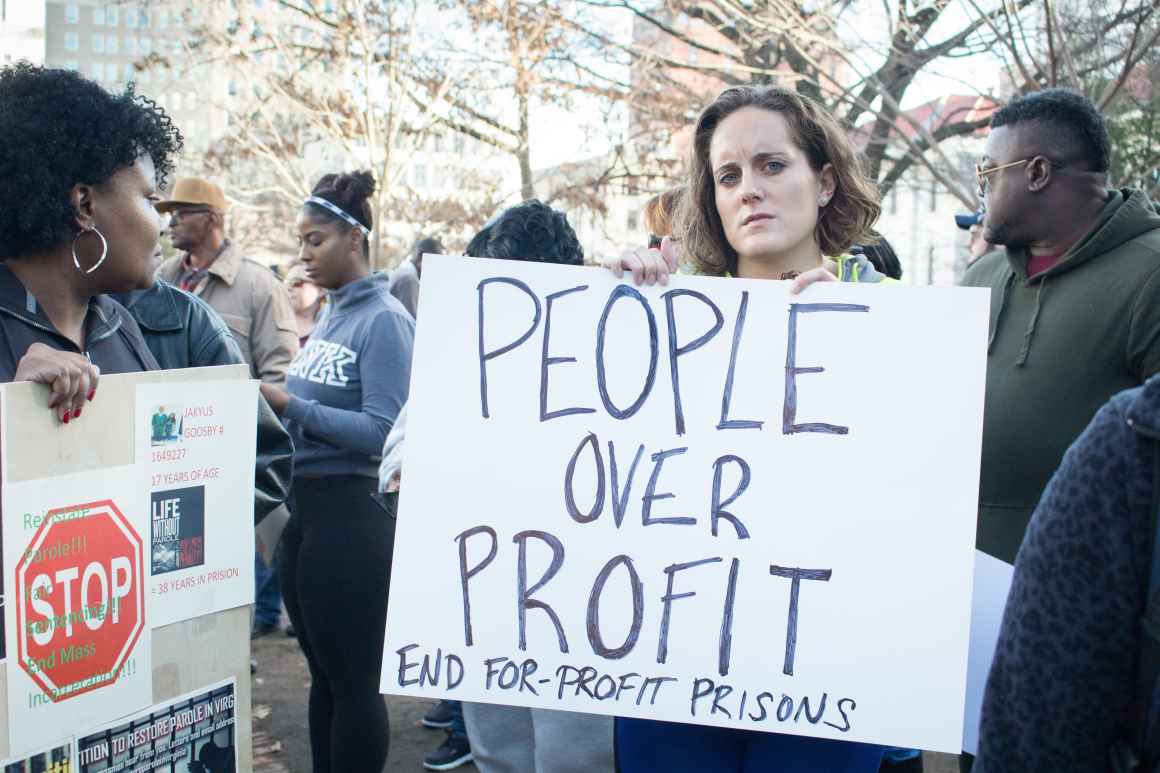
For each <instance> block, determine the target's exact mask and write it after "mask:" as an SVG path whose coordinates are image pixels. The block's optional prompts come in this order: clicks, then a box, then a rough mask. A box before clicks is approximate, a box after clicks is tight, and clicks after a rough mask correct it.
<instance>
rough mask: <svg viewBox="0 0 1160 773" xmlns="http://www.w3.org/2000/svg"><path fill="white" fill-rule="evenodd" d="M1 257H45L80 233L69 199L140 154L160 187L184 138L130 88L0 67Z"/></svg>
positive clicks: (49, 71)
mask: <svg viewBox="0 0 1160 773" xmlns="http://www.w3.org/2000/svg"><path fill="white" fill-rule="evenodd" d="M0 138H3V141H2V142H0V255H3V256H5V257H23V256H26V255H32V254H35V253H38V252H47V251H48V250H51V249H53V248H55V247H57V246H59V245H60V244H62V243H63V242H66V241H68V240H70V239H72V238H73V237H74V236H75V235H76V232H77V226H76V222H75V211H74V209H73V205H72V201H71V199H70V194H71V192H72V189H73V186H75V185H77V184H82V183H83V184H87V185H98V184H100V183H103V182H105V181H106V180H108V179H109V178H110V177H112V176H113V175H114V174H115V173H116V172H117V171H118V170H120V169H123V168H126V167H128V166H131V165H132V164H133V162H134V161H136V160H137V158H138V157H140V156H141V155H143V154H148V155H149V156H150V158H152V159H153V165H154V167H155V168H156V170H157V184H158V187H159V188H160V187H161V186H163V185H164V182H165V179H166V178H167V177H168V176H169V173H170V172H171V171H172V170H173V157H174V156H175V155H176V154H177V153H178V152H179V151H180V150H181V145H182V138H181V132H179V131H178V130H177V127H175V126H174V125H173V122H172V121H170V120H169V116H168V115H166V114H165V111H164V110H162V109H161V108H160V107H158V106H157V105H156V103H154V102H153V101H152V100H150V99H148V98H147V97H143V96H141V95H139V94H136V93H135V92H134V90H133V86H132V84H130V85H129V87H128V88H126V89H125V91H124V92H123V93H121V94H112V93H110V92H108V91H106V90H105V89H104V88H102V87H101V86H99V85H98V84H96V83H94V82H93V81H90V80H86V79H85V78H84V77H82V76H80V75H78V74H77V73H75V72H72V71H71V70H53V69H46V68H43V67H36V66H33V65H30V64H28V63H25V62H21V63H19V64H15V65H11V66H7V67H2V68H0Z"/></svg>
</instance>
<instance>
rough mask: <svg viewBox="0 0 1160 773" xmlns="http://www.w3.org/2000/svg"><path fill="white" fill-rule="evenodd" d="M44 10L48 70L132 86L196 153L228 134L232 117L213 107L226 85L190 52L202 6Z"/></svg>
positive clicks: (83, 2) (95, 3)
mask: <svg viewBox="0 0 1160 773" xmlns="http://www.w3.org/2000/svg"><path fill="white" fill-rule="evenodd" d="M9 2H11V0H9ZM29 4H33V3H29ZM43 5H44V63H45V64H46V65H47V66H50V67H63V68H67V69H71V70H76V71H78V72H80V73H82V74H83V75H85V76H86V77H88V78H91V79H92V80H95V81H97V82H99V83H102V84H103V85H105V86H106V87H107V88H109V89H111V90H120V89H123V88H124V87H125V85H126V84H127V83H128V82H130V81H133V82H134V83H136V84H137V90H138V92H139V93H142V94H144V95H146V96H148V97H150V98H151V99H154V100H156V101H157V103H158V104H159V105H161V106H162V107H163V108H165V110H166V112H168V113H169V115H170V116H171V117H172V118H173V120H174V122H175V123H176V124H177V125H178V126H179V127H180V129H181V131H182V133H183V134H184V135H185V138H186V142H187V145H188V147H189V148H190V149H191V150H197V149H200V148H204V147H206V146H208V145H209V143H210V142H211V141H212V140H213V138H214V137H217V136H220V134H221V133H222V132H223V131H224V130H225V128H226V122H227V116H226V113H225V111H223V110H221V109H219V108H218V107H216V106H215V103H217V102H220V99H221V98H222V97H224V96H225V95H226V93H227V90H228V83H227V81H226V78H225V77H224V76H223V75H221V74H219V73H217V72H215V70H214V68H212V67H209V66H204V65H201V64H199V63H198V62H197V61H196V59H194V58H193V57H191V56H190V55H189V53H188V49H187V45H186V44H187V39H188V33H189V28H190V27H191V26H193V25H196V24H197V23H199V21H200V11H199V10H198V7H197V6H195V5H194V4H192V3H185V2H164V1H160V0H152V1H151V2H109V0H68V1H65V0H46V2H44V4H43Z"/></svg>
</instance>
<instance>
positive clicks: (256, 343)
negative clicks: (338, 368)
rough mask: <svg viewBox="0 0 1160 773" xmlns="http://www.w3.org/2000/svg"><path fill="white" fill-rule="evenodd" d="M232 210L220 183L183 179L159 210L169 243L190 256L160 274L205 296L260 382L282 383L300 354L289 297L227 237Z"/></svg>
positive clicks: (167, 263) (173, 260) (163, 266)
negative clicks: (227, 217)
mask: <svg viewBox="0 0 1160 773" xmlns="http://www.w3.org/2000/svg"><path fill="white" fill-rule="evenodd" d="M228 209H229V204H228V202H227V201H226V197H225V194H224V193H223V192H222V189H221V188H219V187H218V186H217V185H215V184H214V183H211V182H209V181H207V180H200V179H197V178H193V177H186V178H182V179H180V180H178V181H177V183H176V184H175V185H174V186H173V193H172V194H171V195H170V196H169V198H168V199H166V200H165V201H162V202H159V203H158V204H157V211H158V212H161V213H163V214H168V215H169V238H170V241H171V242H172V243H173V246H174V247H176V248H177V249H178V250H181V251H183V252H184V253H185V254H184V255H181V256H178V257H173V258H170V259H169V260H167V261H165V262H164V263H162V264H161V267H160V268H159V269H158V270H157V275H158V276H159V277H160V278H161V279H164V280H165V281H166V282H169V283H170V284H173V285H177V286H178V287H180V288H181V289H183V290H186V291H188V292H191V293H193V294H194V295H197V296H199V297H200V298H201V299H202V300H204V301H205V302H206V303H208V304H209V305H210V306H212V307H213V309H214V310H215V311H216V312H217V313H218V314H220V315H221V316H222V319H224V320H225V321H226V324H227V325H229V328H230V332H232V333H233V335H234V337H235V338H236V339H237V340H238V345H239V346H240V347H241V349H242V355H243V356H244V357H245V358H246V362H247V363H249V365H250V372H251V374H252V375H253V376H254V378H258V379H261V380H262V381H265V382H268V383H274V384H281V383H283V382H284V381H285V380H286V368H287V367H288V366H289V365H290V361H291V360H292V359H293V358H294V355H295V354H297V353H298V333H297V329H296V326H295V323H294V311H293V309H292V308H291V306H290V297H289V295H288V294H287V293H286V288H285V287H284V286H283V285H282V283H281V282H280V281H278V277H277V276H275V275H274V273H273V272H272V271H270V269H268V268H266V267H265V266H263V265H262V264H261V263H258V262H257V261H254V260H251V259H249V258H246V257H245V256H243V255H242V253H241V251H240V250H239V249H238V247H237V246H235V245H234V244H232V243H231V242H230V240H229V239H227V238H226V236H225V215H226V212H227V211H228Z"/></svg>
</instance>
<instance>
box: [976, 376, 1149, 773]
mask: <svg viewBox="0 0 1160 773" xmlns="http://www.w3.org/2000/svg"><path fill="white" fill-rule="evenodd" d="M1156 438H1160V377H1156V378H1153V379H1151V380H1149V381H1148V382H1147V383H1146V384H1144V385H1143V386H1141V387H1137V388H1135V389H1129V390H1127V391H1125V392H1121V393H1120V394H1119V395H1117V396H1116V397H1114V398H1112V400H1111V401H1110V402H1109V403H1108V404H1107V405H1106V406H1104V408H1103V409H1102V410H1100V412H1099V413H1098V414H1097V415H1096V417H1095V418H1094V419H1093V420H1092V422H1091V424H1090V425H1089V426H1088V428H1087V429H1086V430H1085V431H1084V433H1083V434H1082V435H1081V436H1080V437H1079V438H1078V439H1077V440H1076V441H1075V443H1074V444H1073V445H1072V447H1071V448H1070V449H1069V450H1068V452H1067V454H1066V456H1065V457H1064V459H1063V463H1062V464H1061V466H1060V468H1059V470H1058V471H1057V472H1056V473H1055V476H1054V477H1053V478H1052V479H1051V482H1050V483H1049V484H1048V486H1047V489H1046V490H1045V491H1044V494H1043V498H1042V499H1041V500H1040V503H1039V507H1038V508H1037V509H1036V511H1035V515H1034V516H1033V517H1032V520H1031V524H1030V526H1029V527H1028V530H1027V536H1026V537H1025V539H1024V542H1023V544H1022V546H1021V547H1020V549H1019V554H1018V557H1017V559H1016V562H1015V578H1014V582H1013V584H1012V587H1011V595H1010V596H1009V598H1008V601H1007V608H1006V611H1005V613H1004V616H1003V625H1002V630H1001V633H1000V636H999V645H998V650H997V652H996V655H995V661H994V664H993V666H992V668H991V674H990V678H989V680H988V682H987V690H986V695H985V698H984V701H983V715H982V725H981V730H980V739H979V757H978V760H977V761H976V764H975V767H974V771H975V773H1008V772H1009V773H1031V772H1032V771H1035V772H1038V771H1045V772H1046V771H1050V772H1051V773H1071V772H1072V771H1074V772H1075V773H1080V772H1081V771H1082V772H1083V773H1092V772H1094V771H1107V770H1109V769H1110V767H1109V749H1110V748H1111V747H1112V745H1113V744H1114V743H1115V741H1116V740H1117V739H1119V738H1121V737H1130V733H1131V728H1132V727H1133V725H1134V722H1135V714H1134V711H1133V705H1134V703H1133V701H1134V694H1135V687H1136V663H1137V654H1138V650H1139V644H1140V626H1139V622H1138V621H1139V619H1140V616H1141V615H1142V614H1143V611H1144V607H1145V596H1146V595H1147V588H1148V579H1149V569H1150V562H1151V554H1152V543H1153V520H1152V514H1151V512H1150V511H1151V508H1152V503H1153V491H1152V489H1153V484H1154V480H1153V478H1154V468H1153V464H1154V454H1156V453H1157V447H1158V446H1160V444H1158V443H1157V440H1156Z"/></svg>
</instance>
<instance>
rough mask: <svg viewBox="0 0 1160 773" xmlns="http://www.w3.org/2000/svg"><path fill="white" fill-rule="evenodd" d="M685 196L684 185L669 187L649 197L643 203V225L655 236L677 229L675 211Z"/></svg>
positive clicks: (664, 234)
mask: <svg viewBox="0 0 1160 773" xmlns="http://www.w3.org/2000/svg"><path fill="white" fill-rule="evenodd" d="M684 198H685V186H683V185H679V186H677V187H676V188H669V189H668V190H667V191H663V192H661V193H658V194H657V195H655V196H653V197H652V198H651V199H649V200H648V201H647V202H646V203H645V205H644V225H645V228H647V229H648V232H649V233H650V234H652V235H655V236H668V235H669V234H672V233H674V232H676V230H677V212H678V211H679V210H680V208H681V201H682V199H684Z"/></svg>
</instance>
